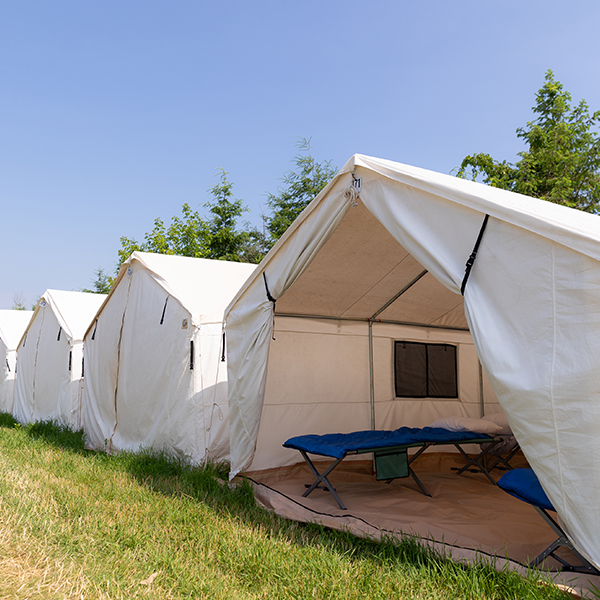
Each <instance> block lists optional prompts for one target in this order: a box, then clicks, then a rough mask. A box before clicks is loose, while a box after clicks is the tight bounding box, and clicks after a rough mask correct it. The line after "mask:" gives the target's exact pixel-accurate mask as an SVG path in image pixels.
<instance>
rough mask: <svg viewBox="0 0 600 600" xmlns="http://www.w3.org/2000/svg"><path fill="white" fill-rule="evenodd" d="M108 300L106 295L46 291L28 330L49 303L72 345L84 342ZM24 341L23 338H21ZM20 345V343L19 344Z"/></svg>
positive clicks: (39, 301)
mask: <svg viewBox="0 0 600 600" xmlns="http://www.w3.org/2000/svg"><path fill="white" fill-rule="evenodd" d="M105 299H106V294H90V293H88V292H67V291H64V290H46V291H45V292H44V293H43V294H42V296H41V298H40V299H39V300H38V303H37V306H36V307H35V311H34V313H33V316H32V317H31V321H30V322H29V325H28V326H27V330H26V331H25V332H24V333H23V337H24V336H25V333H27V331H28V330H29V328H30V327H31V323H33V321H34V319H35V317H36V315H37V313H38V311H39V310H40V308H41V306H42V302H47V303H48V306H49V307H50V308H51V310H52V312H53V313H54V315H55V316H56V319H57V320H58V322H59V324H60V326H61V327H62V329H63V331H64V332H65V334H66V335H67V337H68V338H69V341H70V342H71V343H73V342H80V341H83V334H84V333H85V330H86V329H87V328H88V326H89V324H90V323H91V321H92V319H93V318H94V315H95V314H96V313H97V312H98V309H99V308H100V306H101V305H102V303H103V302H104V300H105ZM21 339H23V338H21ZM19 344H20V342H19Z"/></svg>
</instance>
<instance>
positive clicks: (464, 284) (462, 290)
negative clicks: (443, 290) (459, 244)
mask: <svg viewBox="0 0 600 600" xmlns="http://www.w3.org/2000/svg"><path fill="white" fill-rule="evenodd" d="M489 218H490V215H485V219H483V224H482V225H481V229H480V230H479V235H478V236H477V241H476V242H475V246H473V252H471V256H469V260H467V264H466V265H465V276H464V277H463V280H462V285H461V286H460V293H461V294H462V295H463V296H464V295H465V288H466V287H467V281H468V280H469V275H470V274H471V269H472V268H473V264H474V263H475V258H476V257H477V251H478V250H479V244H481V238H482V237H483V232H484V231H485V228H486V225H487V222H488V219H489Z"/></svg>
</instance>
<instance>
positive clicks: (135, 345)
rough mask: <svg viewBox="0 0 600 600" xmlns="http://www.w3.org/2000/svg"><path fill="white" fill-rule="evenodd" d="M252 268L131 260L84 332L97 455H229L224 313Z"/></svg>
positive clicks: (88, 422)
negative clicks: (103, 452)
mask: <svg viewBox="0 0 600 600" xmlns="http://www.w3.org/2000/svg"><path fill="white" fill-rule="evenodd" d="M255 268H256V265H252V264H247V263H246V264H244V263H237V262H231V261H225V260H209V259H203V258H190V257H183V256H172V255H165V254H152V253H147V252H134V253H133V254H132V255H131V256H130V257H129V259H128V260H127V261H126V262H125V263H124V264H123V265H122V266H121V269H120V270H119V273H118V276H117V278H116V280H115V283H114V285H113V287H112V289H111V291H110V294H109V295H108V297H107V298H106V301H105V302H104V304H103V305H102V307H100V309H99V311H98V314H97V315H96V316H95V318H94V319H93V320H91V323H90V326H89V328H88V330H87V332H86V333H85V340H84V342H85V380H84V389H83V415H84V416H83V425H84V431H85V433H86V442H87V444H88V445H89V446H91V447H93V448H95V449H98V450H107V451H122V450H128V451H137V450H139V449H141V448H152V449H155V450H166V451H169V452H175V453H178V454H179V455H181V456H185V457H186V458H188V459H190V460H191V461H192V462H195V463H199V462H201V461H203V460H204V459H205V458H210V459H212V460H225V459H227V458H228V456H229V430H228V420H227V415H228V410H227V369H226V362H225V356H224V351H223V344H222V341H223V311H224V309H225V306H227V303H228V302H229V301H230V300H231V298H233V296H234V295H235V293H236V292H237V291H238V289H239V288H240V287H241V286H242V284H243V283H244V282H245V281H246V279H247V278H248V276H249V275H250V274H251V273H252V272H253V271H254V269H255Z"/></svg>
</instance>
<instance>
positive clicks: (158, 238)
mask: <svg viewBox="0 0 600 600" xmlns="http://www.w3.org/2000/svg"><path fill="white" fill-rule="evenodd" d="M227 175H228V173H226V172H225V171H223V170H221V175H220V181H219V183H218V184H217V185H215V186H214V187H212V188H211V189H210V190H209V191H210V193H211V194H212V196H213V199H214V200H213V202H207V203H206V204H205V205H204V206H205V207H206V208H208V209H209V210H208V212H209V215H210V216H209V218H208V219H205V218H204V217H202V215H201V214H200V213H199V212H198V211H197V210H193V209H192V207H191V206H190V205H189V204H184V205H183V206H182V207H181V216H174V217H173V218H172V219H171V223H170V224H169V225H168V226H166V225H165V223H164V222H163V221H162V219H155V220H154V228H153V229H152V231H150V232H148V233H146V234H145V235H144V241H143V242H141V243H140V242H138V241H136V240H135V239H133V238H129V237H121V248H120V249H119V251H118V256H119V261H118V266H120V265H121V264H123V262H125V260H127V258H129V256H130V255H131V253H132V252H134V251H136V250H137V251H142V252H155V253H157V254H176V255H178V256H191V257H194V258H215V259H221V260H233V261H238V262H258V261H259V260H260V258H262V256H261V257H260V258H258V256H257V255H256V253H255V252H254V248H253V245H252V239H253V238H252V235H251V233H250V232H248V231H245V230H242V231H240V230H238V225H237V219H238V218H239V217H240V216H241V215H242V214H243V213H244V212H245V211H246V210H247V208H246V207H245V206H244V204H243V201H242V200H239V199H236V198H234V196H233V191H232V188H233V184H232V183H230V182H229V180H228V179H227ZM257 258H258V260H257Z"/></svg>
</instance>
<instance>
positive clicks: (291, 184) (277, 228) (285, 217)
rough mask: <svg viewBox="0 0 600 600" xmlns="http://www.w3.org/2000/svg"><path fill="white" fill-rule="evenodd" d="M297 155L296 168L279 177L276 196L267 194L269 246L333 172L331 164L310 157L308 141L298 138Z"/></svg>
mask: <svg viewBox="0 0 600 600" xmlns="http://www.w3.org/2000/svg"><path fill="white" fill-rule="evenodd" d="M297 146H298V148H300V154H298V155H297V156H296V157H295V158H294V163H295V165H296V168H295V169H294V170H292V171H288V172H287V173H286V174H285V176H284V178H283V187H281V188H279V193H278V194H277V195H275V194H269V200H268V202H267V204H268V205H269V208H271V210H272V214H271V215H270V216H268V217H265V223H266V228H267V230H268V233H269V239H268V240H267V242H268V246H269V247H270V246H272V245H273V244H274V243H275V242H276V241H277V240H278V239H279V238H280V237H281V236H282V235H283V234H284V233H285V231H286V229H287V228H288V227H289V226H290V225H291V224H292V223H293V222H294V219H296V217H297V216H298V215H299V214H300V213H301V212H302V211H303V210H304V209H305V208H306V206H307V205H308V204H309V203H310V202H311V200H312V199H313V198H314V197H315V196H316V195H317V194H318V193H319V192H320V191H321V190H322V189H323V188H324V187H325V186H326V185H327V184H328V183H329V182H330V181H331V180H332V179H333V176H334V175H335V174H336V172H337V169H336V168H335V167H334V166H333V165H332V164H331V161H322V162H317V161H316V160H315V159H314V157H313V156H312V154H311V145H310V139H308V140H307V139H305V138H301V139H300V141H299V142H298V144H297Z"/></svg>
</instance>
